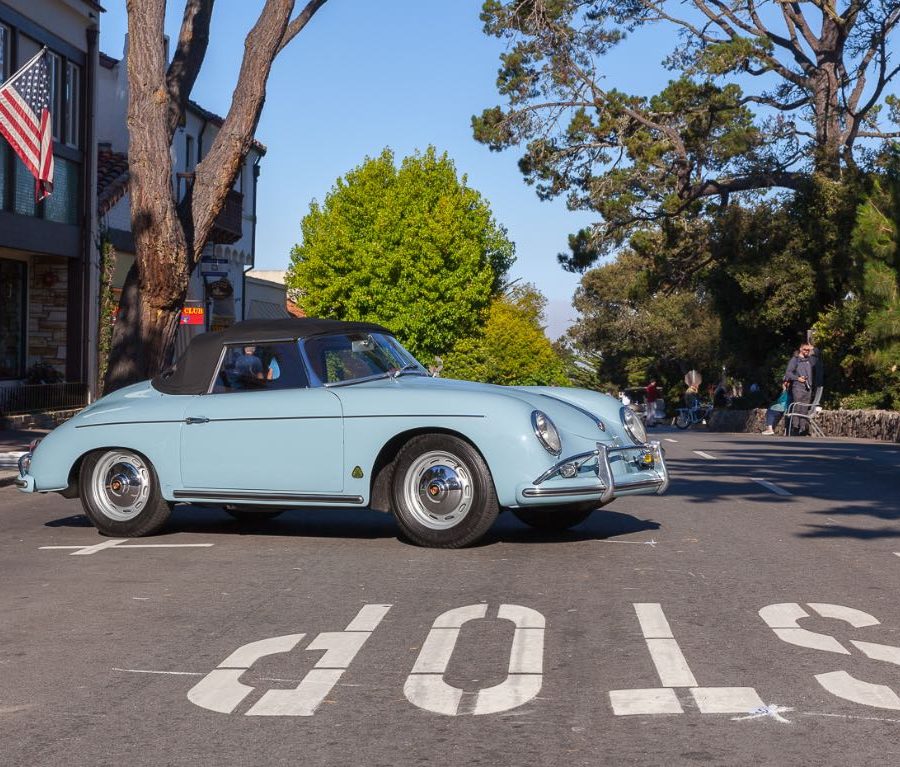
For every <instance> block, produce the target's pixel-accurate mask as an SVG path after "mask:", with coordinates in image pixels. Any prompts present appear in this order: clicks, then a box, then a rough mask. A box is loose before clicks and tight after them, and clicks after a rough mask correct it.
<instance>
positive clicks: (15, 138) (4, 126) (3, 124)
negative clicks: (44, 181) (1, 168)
mask: <svg viewBox="0 0 900 767" xmlns="http://www.w3.org/2000/svg"><path fill="white" fill-rule="evenodd" d="M0 132H2V133H3V135H4V136H6V138H7V140H8V141H9V143H10V144H12V148H13V149H15V150H16V154H17V155H19V157H20V158H21V160H22V162H23V163H25V165H26V166H27V167H28V170H30V171H31V172H32V173H35V172H36V170H37V164H38V156H37V154H35V152H34V150H33V149H32V148H31V146H30V144H29V145H23V144H22V141H21V139H22V138H23V137H22V135H21V133H19V131H18V129H17V127H15V126H13V125H12V124H11V123H10V121H9V119H8V118H7V116H6V113H5V110H4V109H3V104H2V103H0Z"/></svg>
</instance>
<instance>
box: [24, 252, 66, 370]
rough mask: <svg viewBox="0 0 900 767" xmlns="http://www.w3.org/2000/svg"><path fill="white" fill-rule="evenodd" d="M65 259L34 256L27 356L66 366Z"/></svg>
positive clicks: (33, 361)
mask: <svg viewBox="0 0 900 767" xmlns="http://www.w3.org/2000/svg"><path fill="white" fill-rule="evenodd" d="M67 304H68V261H67V260H66V259H65V258H59V257H55V256H34V258H33V259H32V262H31V282H30V284H29V286H28V359H27V362H26V366H27V367H31V365H33V364H35V363H36V362H45V363H47V364H49V365H53V367H55V368H56V369H57V370H59V371H60V372H63V373H64V372H65V370H66V321H67V317H68V310H67Z"/></svg>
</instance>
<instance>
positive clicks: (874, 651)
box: [850, 639, 900, 666]
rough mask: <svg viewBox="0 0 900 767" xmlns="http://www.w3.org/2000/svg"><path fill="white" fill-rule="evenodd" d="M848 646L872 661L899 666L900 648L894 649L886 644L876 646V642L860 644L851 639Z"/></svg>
mask: <svg viewBox="0 0 900 767" xmlns="http://www.w3.org/2000/svg"><path fill="white" fill-rule="evenodd" d="M850 644H852V645H853V646H854V647H856V648H857V649H859V650H862V652H863V653H864V654H865V655H866V656H867V657H869V658H871V659H872V660H883V661H885V662H886V663H893V664H894V665H895V666H900V647H894V646H893V645H888V644H878V643H877V642H860V641H858V640H856V639H851V640H850Z"/></svg>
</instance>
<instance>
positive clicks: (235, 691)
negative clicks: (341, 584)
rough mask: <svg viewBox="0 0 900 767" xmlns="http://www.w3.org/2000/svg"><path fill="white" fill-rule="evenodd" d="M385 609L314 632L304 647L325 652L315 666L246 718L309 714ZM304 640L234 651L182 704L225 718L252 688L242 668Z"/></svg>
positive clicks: (283, 639)
mask: <svg viewBox="0 0 900 767" xmlns="http://www.w3.org/2000/svg"><path fill="white" fill-rule="evenodd" d="M390 608H391V605H381V604H379V605H364V606H363V607H362V609H360V611H359V612H358V613H357V615H356V617H355V618H354V619H353V620H352V621H350V623H349V624H348V626H347V628H346V629H345V630H344V631H325V632H322V633H320V634H318V635H317V636H316V637H315V638H314V639H313V640H312V641H311V642H310V643H309V645H308V647H307V648H306V649H307V650H325V654H324V655H323V656H322V657H321V658H319V660H318V662H317V663H316V665H315V667H314V668H313V669H312V670H311V671H310V672H309V673H307V674H306V676H304V677H303V679H302V680H300V683H299V684H298V685H297V687H295V688H294V689H289V690H268V691H267V692H266V693H265V694H264V695H263V696H262V697H261V698H260V699H259V700H258V701H256V703H254V704H253V706H251V707H250V709H249V710H248V711H247V712H246V715H247V716H312V715H313V714H314V713H315V711H316V709H317V708H318V707H319V705H320V704H321V703H322V701H323V700H325V697H326V696H327V695H328V693H329V692H331V690H332V689H333V688H334V686H335V685H336V684H337V683H338V681H339V680H340V678H341V676H342V675H343V673H344V671H345V670H346V669H347V667H348V666H349V665H350V663H351V662H352V661H353V659H354V658H355V657H356V655H357V653H358V652H359V651H360V649H362V646H363V645H364V644H365V642H366V640H367V639H368V638H369V636H371V634H372V631H374V630H375V629H376V628H377V627H378V624H379V623H380V622H381V620H382V618H384V616H385V615H386V614H387V612H388V610H390ZM305 636H306V634H287V635H285V636H277V637H268V638H266V639H260V640H257V641H255V642H249V643H248V644H245V645H243V646H242V647H239V648H238V649H237V650H235V651H234V652H233V653H231V655H229V656H228V657H227V658H226V659H225V660H224V661H222V662H221V663H220V664H219V666H218V667H217V668H215V669H213V670H212V671H210V672H209V673H208V674H207V675H206V676H204V677H203V679H201V680H200V681H199V682H198V683H197V684H195V685H194V686H193V687H192V688H191V689H190V690H189V691H188V694H187V697H188V700H190V701H191V702H192V703H194V704H196V705H198V706H200V707H201V708H205V709H209V710H210V711H217V712H220V713H223V714H230V713H231V712H233V711H234V710H235V709H236V708H237V707H238V706H239V705H240V704H241V702H242V701H243V700H244V698H246V697H247V696H248V695H249V694H250V693H251V692H253V691H254V689H255V688H254V687H250V686H248V685H245V684H243V683H242V682H241V681H240V677H241V676H243V674H244V673H245V672H246V671H247V669H249V668H250V667H251V666H252V665H253V664H254V663H256V661H258V660H259V659H260V658H264V657H267V656H269V655H276V654H280V653H286V652H290V651H292V650H293V649H294V648H295V647H297V645H298V644H299V643H300V641H301V640H302V639H303V638H304V637H305Z"/></svg>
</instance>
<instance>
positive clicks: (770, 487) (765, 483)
mask: <svg viewBox="0 0 900 767" xmlns="http://www.w3.org/2000/svg"><path fill="white" fill-rule="evenodd" d="M750 479H752V480H753V481H754V482H756V483H757V484H759V485H762V486H763V487H764V488H766V490H770V491H771V492H773V493H775V495H793V493H789V492H788V491H787V490H785V489H784V488H783V487H779V486H778V485H776V484H775V483H774V482H769V480H767V479H760V478H759V477H750Z"/></svg>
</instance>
